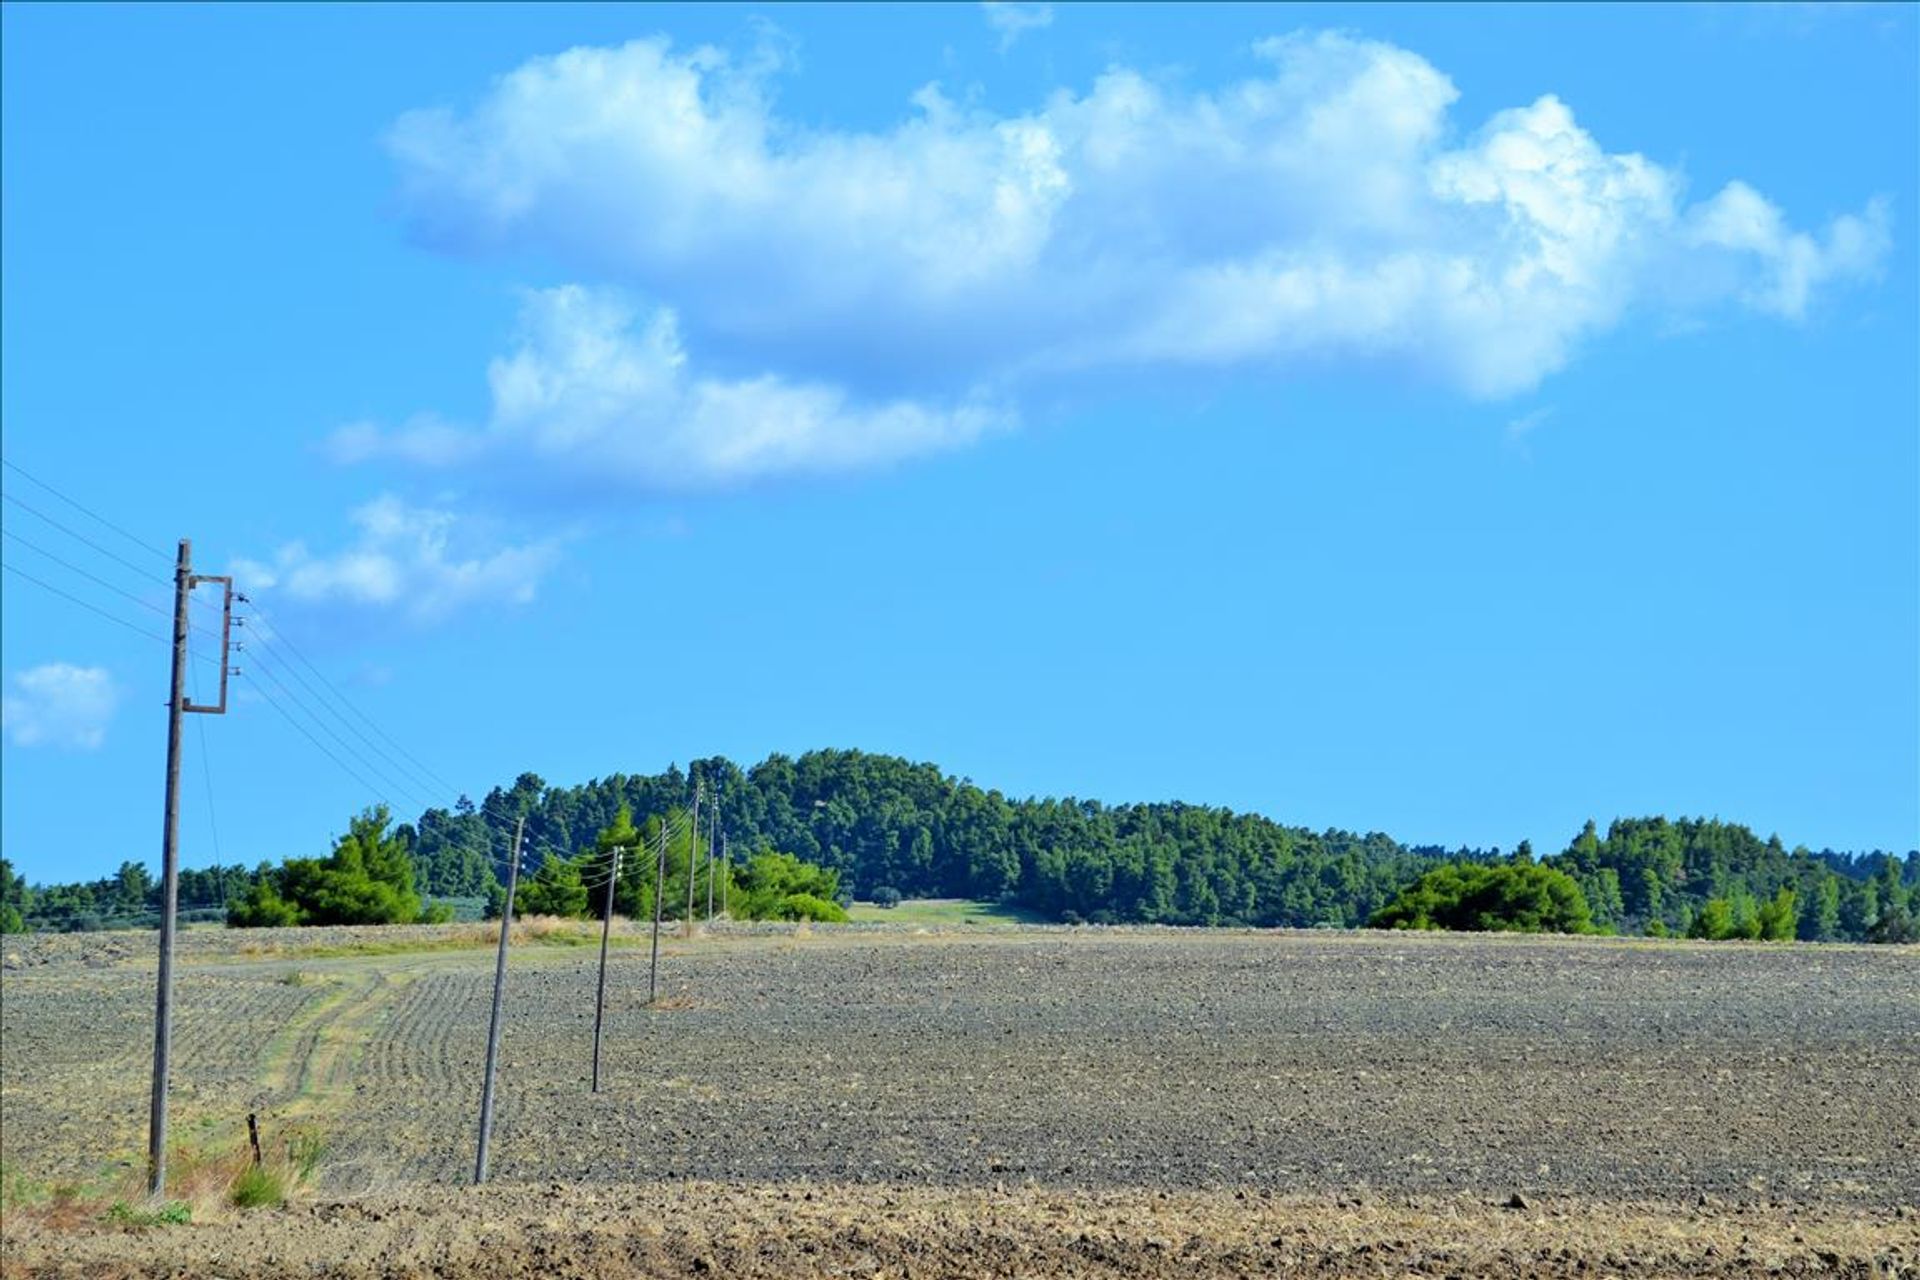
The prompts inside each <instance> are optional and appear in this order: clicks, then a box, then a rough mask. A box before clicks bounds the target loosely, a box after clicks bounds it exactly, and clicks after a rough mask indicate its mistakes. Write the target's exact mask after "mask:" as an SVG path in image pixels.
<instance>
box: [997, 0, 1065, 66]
mask: <svg viewBox="0 0 1920 1280" xmlns="http://www.w3.org/2000/svg"><path fill="white" fill-rule="evenodd" d="M980 8H981V10H982V11H983V12H984V13H985V14H986V15H987V25H988V26H990V27H992V28H993V29H994V30H995V31H998V32H999V33H1000V52H1002V53H1005V52H1006V51H1007V50H1008V49H1011V48H1012V47H1013V42H1014V41H1015V40H1018V39H1019V38H1020V37H1021V36H1023V35H1025V34H1026V33H1027V32H1029V31H1038V30H1039V29H1040V28H1042V27H1050V26H1052V25H1053V6H1052V5H1050V4H1019V3H1016V2H1015V0H981V4H980Z"/></svg>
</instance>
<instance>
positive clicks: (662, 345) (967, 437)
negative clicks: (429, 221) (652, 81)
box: [332, 285, 1008, 489]
mask: <svg viewBox="0 0 1920 1280" xmlns="http://www.w3.org/2000/svg"><path fill="white" fill-rule="evenodd" d="M487 381H488V383H489V385H490V387H491V389H492V393H493V412H492V418H491V420H490V422H489V424H488V426H487V427H486V429H484V430H482V431H473V432H460V431H458V430H455V429H453V428H450V427H448V426H446V425H445V424H443V423H440V422H438V421H427V422H424V423H419V424H415V425H412V426H408V427H403V428H401V429H400V430H398V431H396V432H393V433H391V434H387V435H383V434H381V433H380V432H379V431H378V430H377V429H375V428H373V427H371V426H369V425H366V424H355V425H353V426H350V427H347V428H344V429H343V430H342V431H341V432H340V433H338V434H336V435H335V437H334V439H333V442H332V448H333V452H334V455H335V456H336V457H337V458H340V459H343V460H348V461H357V460H360V459H364V458H368V457H374V456H380V455H388V456H393V457H398V458H402V459H405V460H409V461H413V462H418V463H425V464H429V465H433V464H445V463H452V462H465V461H472V460H478V459H480V458H483V457H488V456H492V457H502V456H504V457H507V458H510V459H513V460H517V461H527V460H532V461H534V462H537V463H538V464H540V465H541V466H543V467H544V468H546V469H547V470H549V471H550V472H555V473H559V474H562V475H571V476H572V477H574V478H577V479H581V480H589V481H595V482H599V483H608V482H612V483H617V484H620V485H623V486H634V487H641V488H648V489H671V488H684V487H695V486H702V485H712V484H720V483H727V482H731V481H738V480H744V479H750V478H754V477H759V476H768V475H785V474H793V473H804V472H819V471H832V470H845V469H850V468H855V467H866V466H875V465H880V464H884V463H888V462H892V461H895V460H897V459H901V458H906V457H911V456H914V455H917V454H923V453H930V452H936V451H938V450H942V449H949V448H954V447H956V446H959V445H962V444H966V443H969V442H971V441H973V440H975V439H977V438H978V437H979V436H981V435H983V434H985V433H986V432H988V431H991V430H994V429H996V428H998V427H1001V426H1003V425H1005V424H1006V423H1007V422H1008V417H1007V414H1006V411H1004V410H1002V409H998V408H996V407H994V406H993V405H991V404H990V403H988V402H986V401H985V400H984V399H981V398H973V399H968V400H963V401H961V402H960V403H957V404H955V405H951V406H945V407H936V406H930V405H927V404H923V403H920V402H918V401H914V400H909V399H895V400H890V401H886V402H882V403H875V404H862V403H856V402H855V401H854V400H853V399H852V397H850V396H849V395H848V394H847V393H846V392H845V391H844V390H841V389H840V388H838V387H836V386H833V385H830V384H826V383H799V382H790V381H787V380H785V379H783V378H780V377H777V376H774V375H771V374H768V375H762V376H758V377H752V378H742V379H731V380H730V379H723V378H712V377H702V376H699V375H697V374H695V373H694V372H693V371H692V370H691V368H690V367H689V361H688V357H687V354H686V351H685V349H684V348H683V346H682V344H681V340H680V330H679V323H678V320H677V318H676V316H675V315H674V313H673V312H672V311H671V310H669V309H667V308H664V307H663V308H656V309H654V310H652V311H651V312H650V313H648V314H645V315H640V314H637V313H636V312H635V311H634V309H633V308H632V307H631V306H629V305H628V304H627V303H626V302H625V301H624V300H623V299H621V298H620V297H619V296H618V295H616V294H613V293H611V292H607V291H596V290H590V289H585V288H581V287H579V286H575V285H568V286H563V287H561V288H558V289H548V290H539V291H534V292H531V293H529V294H528V295H527V298H526V302H525V305H524V308H523V310H522V315H521V332H520V342H519V346H518V347H517V349H516V350H515V351H514V352H513V353H512V354H511V355H508V356H504V357H501V358H499V359H496V360H494V361H493V363H492V364H491V365H489V366H488V369H487Z"/></svg>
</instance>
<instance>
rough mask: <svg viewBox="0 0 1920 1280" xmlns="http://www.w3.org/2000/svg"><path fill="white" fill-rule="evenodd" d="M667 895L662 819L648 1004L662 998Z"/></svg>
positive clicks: (655, 874)
mask: <svg viewBox="0 0 1920 1280" xmlns="http://www.w3.org/2000/svg"><path fill="white" fill-rule="evenodd" d="M666 893H667V820H666V819H665V818H662V819H660V856H659V857H658V858H656V859H654V863H653V963H652V965H650V966H649V967H648V969H647V1003H648V1004H652V1003H653V1002H654V1001H655V1000H658V999H659V998H660V907H661V899H662V898H664V897H665V896H666Z"/></svg>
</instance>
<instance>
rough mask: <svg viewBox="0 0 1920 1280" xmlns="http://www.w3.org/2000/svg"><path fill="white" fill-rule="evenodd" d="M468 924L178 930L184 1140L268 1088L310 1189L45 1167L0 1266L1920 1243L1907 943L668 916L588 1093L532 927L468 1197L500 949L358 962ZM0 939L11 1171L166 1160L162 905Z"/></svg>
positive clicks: (1828, 1259) (1537, 1251)
mask: <svg viewBox="0 0 1920 1280" xmlns="http://www.w3.org/2000/svg"><path fill="white" fill-rule="evenodd" d="M465 936H469V934H463V933H461V932H460V931H459V930H458V929H453V930H447V931H440V932H435V931H432V930H408V931H401V932H397V933H396V932H383V931H305V932H295V931H288V932H284V933H278V934H264V933H263V934H247V935H237V934H227V933H224V932H218V931H215V932H211V933H195V934H191V935H189V936H188V937H187V938H186V939H185V940H184V944H183V948H182V962H181V964H180V966H179V970H178V972H179V975H180V977H179V987H178V1013H177V1015H176V1016H177V1020H178V1021H177V1027H178V1030H177V1032H176V1046H175V1062H176V1076H175V1088H174V1095H173V1096H174V1106H175V1121H174V1126H175V1132H176V1133H177V1134H178V1135H179V1136H180V1138H181V1141H182V1143H183V1144H186V1145H187V1146H189V1147H192V1146H193V1145H194V1144H199V1146H200V1147H203V1148H205V1149H207V1150H217V1149H219V1148H221V1147H223V1146H231V1145H233V1144H235V1143H237V1142H238V1141H239V1140H240V1139H241V1135H243V1134H244V1132H245V1128H244V1123H245V1116H246V1114H247V1113H248V1112H249V1111H253V1112H257V1113H258V1114H259V1115H260V1117H261V1124H262V1129H263V1131H264V1133H265V1134H266V1135H267V1141H268V1142H269V1144H272V1143H273V1142H274V1141H275V1139H276V1137H277V1136H278V1135H283V1134H288V1133H302V1134H305V1133H315V1134H320V1135H323V1136H324V1141H325V1154H324V1156H323V1157H322V1158H321V1160H320V1162H319V1164H318V1166H317V1167H316V1168H315V1171H314V1175H313V1179H312V1181H311V1182H310V1183H309V1184H308V1185H306V1186H304V1187H302V1188H301V1189H300V1190H299V1192H298V1193H297V1194H296V1197H295V1201H294V1203H293V1204H292V1205H291V1206H290V1207H289V1208H287V1209H284V1210H256V1211H251V1212H248V1213H246V1214H241V1213H240V1212H239V1211H237V1210H221V1209H220V1208H219V1207H218V1206H217V1204H214V1205H207V1204H202V1205H200V1206H198V1209H197V1215H196V1221H195V1224H194V1225H191V1226H174V1227H155V1228H150V1229H144V1230H136V1229H131V1228H126V1227H109V1226H103V1225H100V1224H99V1222H98V1220H97V1218H96V1219H89V1218H84V1217H76V1214H74V1213H72V1212H68V1213H65V1214H62V1213H58V1212H54V1211H53V1210H50V1209H48V1208H47V1207H45V1205H44V1204H42V1205H37V1206H33V1207H30V1208H25V1209H23V1208H21V1207H20V1205H21V1204H22V1203H28V1204H31V1203H32V1202H31V1197H29V1198H28V1200H27V1201H25V1202H23V1201H22V1200H21V1199H20V1198H19V1197H18V1196H16V1198H15V1208H14V1210H13V1211H11V1212H9V1213H8V1215H7V1217H8V1222H7V1224H6V1227H5V1235H4V1243H5V1246H6V1247H5V1251H4V1257H3V1258H0V1261H4V1265H5V1267H6V1269H7V1270H8V1271H9V1273H10V1274H11V1273H13V1272H16V1271H18V1272H22V1273H25V1272H29V1271H65V1272H67V1273H71V1274H85V1275H117V1274H145V1273H149V1272H152V1271H156V1270H158V1271H166V1270H168V1269H172V1270H174V1271H177V1272H178V1273H180V1274H199V1273H202V1272H209V1271H211V1272H215V1273H218V1274H221V1275H237V1274H298V1275H310V1274H338V1275H356V1276H358V1275H368V1276H371V1275H383V1274H415V1273H419V1272H422V1271H434V1270H438V1271H442V1272H443V1273H445V1274H452V1275H480V1274H493V1273H500V1274H528V1275H534V1274H581V1275H619V1274H667V1275H674V1274H693V1273H697V1272H700V1271H710V1272H716V1273H719V1274H743V1275H764V1276H788V1275H812V1274H830V1273H842V1272H845V1273H853V1274H893V1275H901V1274H911V1275H930V1276H931V1275H972V1274H1010V1275H1011V1274H1019V1275H1068V1274H1150V1275H1176V1274H1178V1275H1208V1274H1220V1275H1253V1274H1270V1273H1272V1272H1274V1271H1275V1270H1283V1271H1284V1270H1291V1269H1296V1268H1308V1269H1314V1270H1317V1271H1321V1272H1322V1273H1327V1274H1341V1275H1344V1274H1365V1275H1374V1274H1379V1273H1380V1272H1381V1271H1382V1270H1383V1269H1384V1270H1386V1271H1390V1272H1405V1271H1417V1270H1432V1271H1433V1272H1435V1273H1436V1274H1449V1273H1455V1274H1477V1273H1497V1274H1568V1275H1573V1274H1593V1273H1633V1274H1649V1275H1654V1274H1659V1275H1666V1274H1683V1273H1684V1274H1764V1273H1766V1272H1767V1271H1768V1270H1769V1269H1770V1268H1778V1269H1779V1273H1783V1274H1800V1273H1809V1274H1810V1273H1816V1272H1842V1273H1844V1272H1848V1271H1851V1272H1853V1273H1856V1274H1860V1275H1868V1274H1873V1272H1874V1269H1875V1268H1877V1269H1878V1271H1879V1273H1880V1274H1883V1275H1899V1274H1920V1271H1916V1268H1917V1267H1920V1217H1916V1206H1920V953H1916V952H1915V951H1914V950H1913V949H1910V948H1909V949H1891V948H1848V947H1817V948H1816V947H1799V946H1783V947H1761V946H1740V945H1724V944H1723V945H1712V946H1708V945H1694V944H1685V943H1657V944H1656V943H1636V942H1626V941H1612V940H1592V941H1585V940H1581V941H1574V940H1550V939H1537V938H1465V937H1407V936H1403V935H1379V934H1336V933H1288V932H1261V933H1233V932H1204V931H1166V930H1140V931H1116V930H1067V929H993V930H971V931H956V932H946V933H942V932H925V931H918V930H907V929H895V930H886V929H850V930H835V929H817V930H814V931H812V932H810V933H804V932H803V933H800V934H794V933H784V932H768V931H751V932H749V931H745V930H742V931H738V932H727V931H724V930H723V931H720V932H717V933H716V934H714V935H713V936H709V937H703V938H698V939H694V940H691V941H676V942H674V943H672V944H671V945H670V946H669V947H668V948H667V951H666V954H665V956H664V957H663V962H662V996H663V997H664V998H663V999H662V1000H661V1001H660V1002H659V1003H658V1004H655V1005H652V1006H650V1005H649V1004H648V1003H647V966H648V957H647V952H646V949H645V947H644V946H642V945H635V944H637V943H638V942H639V939H638V937H637V935H631V934H628V935H623V936H622V937H621V939H620V941H621V943H622V944H623V945H619V946H616V948H615V950H614V953H613V960H612V969H611V974H610V978H609V998H608V1006H607V1039H606V1050H605V1063H606V1071H605V1087H604V1089H603V1091H602V1092H601V1093H600V1094H598V1095H596V1094H593V1093H590V1092H589V1091H588V1088H587V1078H588V1067H589V1055H590V1050H591V1037H592V1017H593V982H594V965H595V955H594V952H593V950H592V949H591V948H590V947H583V946H557V945H532V946H526V947H522V948H517V949H516V950H515V951H514V953H513V958H512V966H511V971H510V977H509V987H508V993H507V1021H506V1024H505V1032H504V1042H503V1054H502V1069H501V1077H500V1097H499V1104H498V1112H497V1119H496V1127H495V1134H494V1151H493V1176H494V1185H493V1186H490V1187H489V1188H487V1189H485V1190H483V1191H479V1192H475V1191H473V1190H470V1189H463V1184H464V1183H465V1182H466V1181H468V1180H469V1179H470V1176H471V1172H472V1164H473V1146H474V1127H475V1122H476V1114H477V1102H478V1093H479V1083H480V1067H481V1060H482V1056H483V1053H484V1048H485V1036H486V1019H487V1007H488V1001H489V998H490V984H491V979H492V960H493V957H492V952H491V950H490V949H488V948H486V947H483V946H467V947H452V948H447V949H437V950H417V951H407V950H400V951H393V952H390V953H381V954H355V953H353V948H355V947H358V946H364V945H366V944H368V943H369V942H372V943H373V944H374V945H378V946H381V947H382V948H385V947H387V946H390V945H393V944H394V943H395V942H396V940H398V941H406V942H409V943H421V944H426V945H435V944H444V943H446V942H448V941H450V940H453V939H456V938H459V937H465ZM9 943H10V944H12V945H10V948H9V951H10V954H9V955H8V956H7V961H6V962H7V965H8V967H7V969H6V970H5V972H4V993H3V994H4V1001H0V1158H4V1162H5V1169H6V1175H7V1177H8V1178H9V1179H13V1180H16V1181H20V1182H23V1183H25V1184H27V1185H31V1186H35V1187H42V1188H44V1187H47V1186H52V1185H54V1184H57V1183H59V1182H62V1181H66V1182H70V1183H72V1184H74V1185H75V1186H82V1187H88V1188H94V1189H98V1188H103V1187H132V1186H135V1185H137V1183H138V1169H137V1168H136V1167H135V1166H136V1164H137V1162H138V1160H139V1158H140V1153H141V1152H142V1151H143V1150H144V1125H145V1116H146V1089H147V1069H148V1062H149V1056H150V1054H151V1035H152V1030H151V1027H152V1023H151V1019H152V972H153V969H152V959H151V948H152V936H151V935H118V936H117V937H115V938H104V939H103V938H91V939H72V938H68V939H40V940H33V941H29V942H24V943H22V942H20V941H19V940H14V939H10V940H9ZM319 947H325V948H327V949H329V954H314V953H313V952H314V949H315V948H319ZM275 948H278V950H275ZM243 949H244V950H243ZM249 951H250V952H251V953H249ZM343 951H344V952H345V954H340V952H343ZM90 1194H92V1192H90ZM99 1194H105V1193H104V1192H101V1193H99ZM207 1218H212V1219H214V1221H212V1222H206V1223H203V1221H202V1220H203V1219H207Z"/></svg>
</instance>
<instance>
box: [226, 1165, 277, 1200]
mask: <svg viewBox="0 0 1920 1280" xmlns="http://www.w3.org/2000/svg"><path fill="white" fill-rule="evenodd" d="M227 1198H228V1199H229V1200H231V1201H233V1203H234V1205H235V1206H236V1207H238V1208H241V1209H258V1208H262V1207H267V1208H277V1207H278V1206H280V1205H283V1204H285V1203H286V1201H287V1188H286V1185H285V1183H283V1182H282V1181H281V1179H280V1175H279V1174H277V1173H274V1172H273V1171H272V1170H270V1169H268V1168H267V1167H266V1166H265V1165H257V1164H255V1165H248V1166H247V1168H246V1170H245V1171H244V1172H243V1173H241V1175H240V1176H239V1177H237V1178H235V1179H234V1180H233V1190H232V1191H231V1192H229V1193H228V1196H227Z"/></svg>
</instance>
